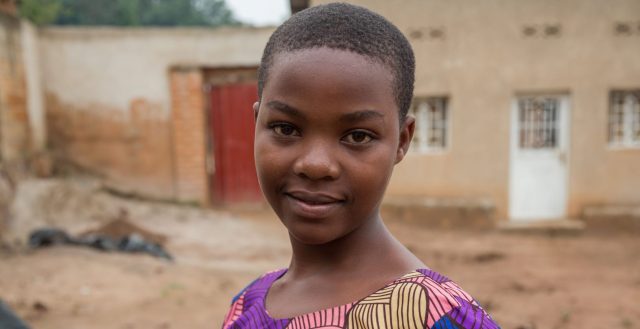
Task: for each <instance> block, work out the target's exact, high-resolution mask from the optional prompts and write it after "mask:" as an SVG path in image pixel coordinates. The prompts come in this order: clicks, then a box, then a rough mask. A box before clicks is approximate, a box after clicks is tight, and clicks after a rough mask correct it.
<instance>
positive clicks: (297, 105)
mask: <svg viewBox="0 0 640 329" xmlns="http://www.w3.org/2000/svg"><path fill="white" fill-rule="evenodd" d="M274 59H275V60H274V62H273V66H272V70H271V72H270V73H269V78H268V82H267V83H266V84H265V88H264V91H263V95H262V96H263V99H262V101H263V103H264V104H265V105H268V104H280V103H281V104H286V105H287V106H288V107H290V108H294V109H298V110H299V112H300V113H301V114H305V116H307V117H314V118H315V119H324V118H329V117H331V116H332V115H338V116H343V115H344V114H345V113H351V112H354V111H363V110H375V111H379V112H380V114H383V116H384V117H385V118H387V119H388V118H392V117H397V115H398V114H397V113H398V108H397V105H396V102H395V97H394V93H393V79H392V75H391V73H390V72H389V71H388V70H387V69H386V67H385V66H383V65H381V64H379V63H376V62H373V61H371V60H370V59H368V58H367V57H365V56H362V55H359V54H356V53H353V52H349V51H344V50H336V49H329V48H314V49H305V50H300V51H295V52H290V53H283V54H281V55H280V56H278V57H275V58H274ZM280 107H281V108H282V106H280ZM272 110H278V111H279V112H282V111H280V110H281V109H278V108H272ZM392 112H393V113H392Z"/></svg>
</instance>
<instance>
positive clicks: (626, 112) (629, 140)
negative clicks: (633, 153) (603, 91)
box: [606, 88, 640, 150]
mask: <svg viewBox="0 0 640 329" xmlns="http://www.w3.org/2000/svg"><path fill="white" fill-rule="evenodd" d="M616 94H622V97H623V98H624V102H625V103H623V105H622V106H623V108H622V123H621V125H622V140H614V139H613V138H612V136H613V133H612V129H613V127H612V125H613V123H612V122H613V119H612V116H613V113H614V106H615V104H614V101H615V97H616ZM634 95H635V97H636V106H637V107H638V113H637V114H635V115H638V116H640V88H636V89H611V90H610V91H609V95H608V101H607V107H608V108H607V116H606V118H607V120H606V122H607V125H606V135H607V146H608V148H609V149H612V150H640V138H638V139H637V140H634V137H633V133H634V131H633V130H634V125H633V119H634V113H633V104H631V105H626V99H627V97H633V96H634ZM636 120H638V121H637V122H638V128H637V129H639V130H640V118H639V119H636Z"/></svg>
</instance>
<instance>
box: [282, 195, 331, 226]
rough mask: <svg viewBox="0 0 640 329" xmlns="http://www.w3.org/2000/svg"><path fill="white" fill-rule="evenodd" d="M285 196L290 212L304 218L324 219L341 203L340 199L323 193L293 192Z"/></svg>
mask: <svg viewBox="0 0 640 329" xmlns="http://www.w3.org/2000/svg"><path fill="white" fill-rule="evenodd" d="M285 195H286V197H287V200H288V201H289V203H290V206H291V210H292V211H293V212H294V213H296V214H297V215H299V216H301V217H306V218H316V219H320V218H326V217H328V216H329V215H330V214H331V213H332V212H333V211H335V210H336V209H337V208H338V207H340V205H341V204H342V203H343V200H342V199H339V198H337V197H334V196H332V195H329V194H324V193H310V192H306V191H293V192H288V193H285Z"/></svg>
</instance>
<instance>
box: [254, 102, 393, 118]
mask: <svg viewBox="0 0 640 329" xmlns="http://www.w3.org/2000/svg"><path fill="white" fill-rule="evenodd" d="M267 107H269V108H272V109H274V110H276V111H279V112H282V113H284V114H286V115H289V116H292V117H296V118H300V119H305V115H304V113H302V111H300V110H298V109H297V108H295V107H293V106H291V105H289V104H286V103H283V102H281V101H276V100H273V101H269V102H267ZM374 119H378V120H384V114H382V113H380V112H378V111H374V110H361V111H354V112H350V113H345V114H343V115H341V116H340V121H343V122H346V123H358V122H362V121H367V120H374Z"/></svg>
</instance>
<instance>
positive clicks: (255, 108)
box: [253, 102, 260, 121]
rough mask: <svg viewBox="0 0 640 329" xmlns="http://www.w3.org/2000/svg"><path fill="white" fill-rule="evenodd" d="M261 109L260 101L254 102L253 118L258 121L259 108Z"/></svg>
mask: <svg viewBox="0 0 640 329" xmlns="http://www.w3.org/2000/svg"><path fill="white" fill-rule="evenodd" d="M259 109H260V102H255V103H253V119H254V120H255V121H258V110H259Z"/></svg>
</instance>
